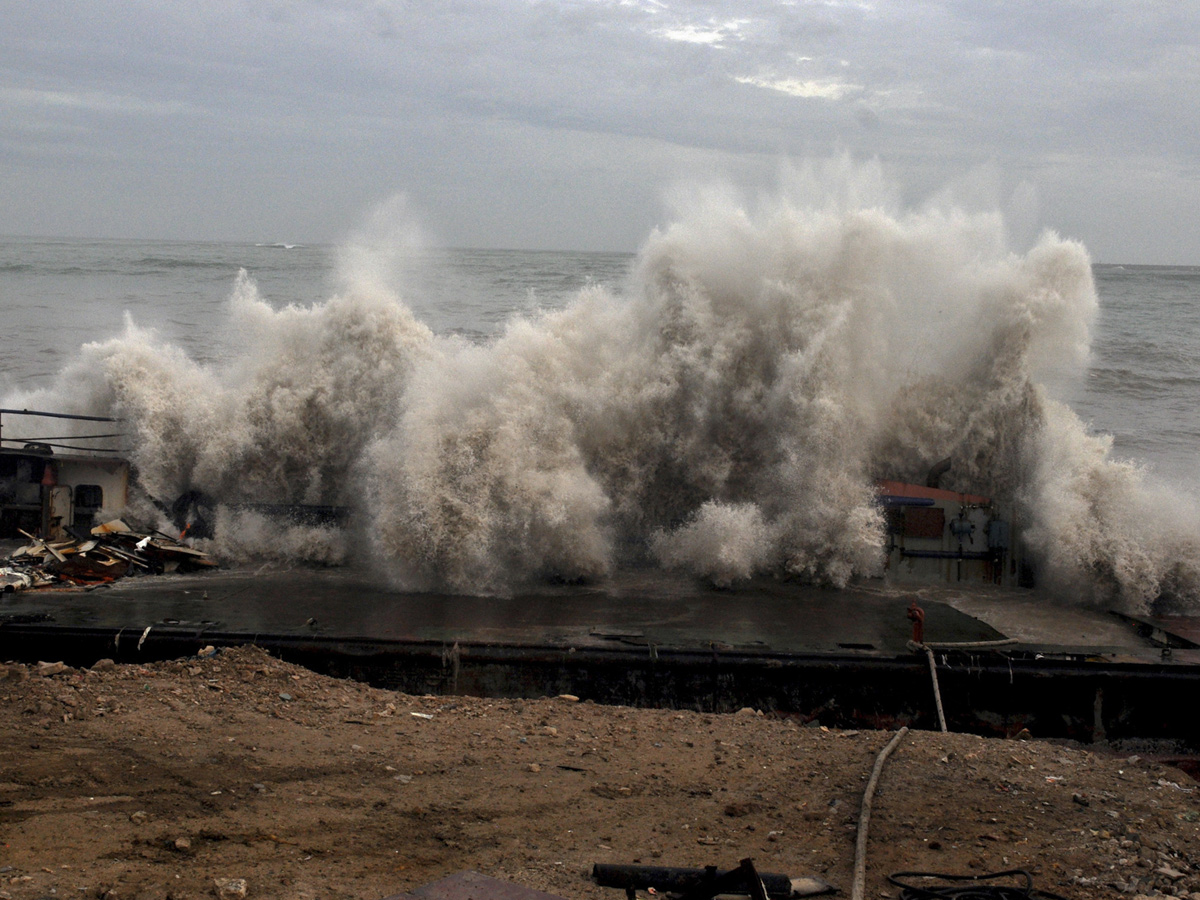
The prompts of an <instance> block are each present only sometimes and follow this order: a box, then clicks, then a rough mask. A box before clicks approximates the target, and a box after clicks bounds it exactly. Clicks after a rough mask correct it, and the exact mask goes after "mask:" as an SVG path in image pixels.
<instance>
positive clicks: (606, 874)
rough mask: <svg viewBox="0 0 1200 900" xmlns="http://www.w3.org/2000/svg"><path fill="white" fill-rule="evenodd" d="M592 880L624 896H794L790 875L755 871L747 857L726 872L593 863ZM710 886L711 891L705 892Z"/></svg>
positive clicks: (772, 899)
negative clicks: (650, 893)
mask: <svg viewBox="0 0 1200 900" xmlns="http://www.w3.org/2000/svg"><path fill="white" fill-rule="evenodd" d="M748 864H749V865H748ZM592 880H593V881H595V882H596V884H598V885H599V886H600V887H611V888H620V889H622V890H624V891H625V892H626V894H627V895H628V896H633V893H632V892H633V891H646V890H650V889H653V890H655V891H658V892H662V891H670V892H671V893H683V894H684V896H686V897H691V898H693V900H699V898H702V897H713V896H715V895H716V894H720V893H734V894H748V895H750V896H752V897H758V900H785V898H788V897H792V896H795V892H794V891H793V887H792V879H791V878H790V877H788V876H787V875H775V874H770V873H760V872H757V871H756V870H755V869H754V865H753V862H752V861H751V860H749V859H744V860H742V863H741V865H739V866H738V867H737V868H736V869H730V870H729V871H728V872H721V871H720V870H719V869H718V868H717V867H716V866H709V867H707V868H705V869H679V868H673V867H669V866H625V865H611V864H608V863H596V864H595V865H593V866H592ZM756 887H757V889H758V890H759V891H763V892H764V893H763V894H762V895H761V897H759V895H758V894H756V893H755V888H756ZM710 889H712V892H711V893H705V892H706V891H709V890H710Z"/></svg>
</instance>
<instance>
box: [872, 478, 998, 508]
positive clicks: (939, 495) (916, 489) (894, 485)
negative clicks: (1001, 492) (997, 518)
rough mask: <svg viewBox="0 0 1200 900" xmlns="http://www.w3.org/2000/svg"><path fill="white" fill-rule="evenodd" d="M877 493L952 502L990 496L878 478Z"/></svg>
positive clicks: (984, 499) (982, 500)
mask: <svg viewBox="0 0 1200 900" xmlns="http://www.w3.org/2000/svg"><path fill="white" fill-rule="evenodd" d="M875 486H876V487H878V488H879V493H881V494H884V495H886V496H890V497H918V498H920V499H922V500H949V501H951V502H953V503H973V504H984V503H991V502H992V499H991V498H990V497H983V496H980V495H979V494H960V493H959V492H958V491H944V490H942V489H941V488H931V487H925V485H923V484H908V483H907V482H903V481H887V480H885V479H880V480H879V481H877V482H875Z"/></svg>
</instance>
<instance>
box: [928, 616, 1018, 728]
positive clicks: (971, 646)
mask: <svg viewBox="0 0 1200 900" xmlns="http://www.w3.org/2000/svg"><path fill="white" fill-rule="evenodd" d="M1015 643H1017V639H1016V638H1004V639H1003V640H998V641H963V642H960V643H945V642H936V643H921V644H918V643H916V642H915V641H909V642H908V649H909V650H912V651H913V652H914V653H916V652H917V651H918V650H924V651H925V655H926V657H928V659H929V678H930V680H931V681H932V682H933V701H934V703H935V704H936V705H937V717H938V725H940V726H941V729H942V731H943V732H946V731H948V730H949V729H948V728H946V712H945V710H944V709H943V708H942V689H941V688H940V687H939V686H938V675H937V662H936V661H935V660H934V658H933V651H934V650H982V649H985V648H987V647H1006V646H1009V645H1010V644H1015Z"/></svg>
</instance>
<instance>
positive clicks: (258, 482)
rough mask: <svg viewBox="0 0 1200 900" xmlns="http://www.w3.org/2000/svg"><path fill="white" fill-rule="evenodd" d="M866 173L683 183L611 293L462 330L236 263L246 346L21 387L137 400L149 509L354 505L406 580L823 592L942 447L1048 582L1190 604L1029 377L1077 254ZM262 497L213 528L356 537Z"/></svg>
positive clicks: (237, 326) (1196, 559)
mask: <svg viewBox="0 0 1200 900" xmlns="http://www.w3.org/2000/svg"><path fill="white" fill-rule="evenodd" d="M867 174H868V175H870V174H871V173H870V172H868V173H867ZM862 175H863V173H862V172H858V173H855V172H850V171H843V172H841V173H840V174H838V173H834V174H833V175H829V174H828V173H826V179H825V180H826V181H828V182H829V183H828V184H822V183H821V181H822V180H821V179H819V178H815V177H814V178H810V179H808V180H804V179H797V183H795V184H792V185H789V187H788V189H787V190H786V191H785V192H784V193H785V196H782V197H778V198H775V199H773V200H770V201H764V202H759V203H757V204H749V203H746V202H743V201H742V200H741V199H739V198H737V197H736V196H733V195H731V194H730V193H729V192H728V191H711V192H696V195H695V198H694V199H693V201H691V203H690V205H689V207H688V208H686V209H683V210H680V211H679V212H678V214H677V215H676V217H675V220H674V222H673V223H672V224H670V225H668V226H666V227H664V228H661V229H660V230H657V231H655V232H654V233H653V234H651V235H650V237H649V238H648V239H647V240H646V242H645V244H644V246H643V247H642V249H641V251H640V253H639V255H638V259H637V261H636V264H635V268H634V271H633V273H632V277H631V278H630V280H629V283H628V285H627V286H626V287H624V288H623V289H621V290H619V291H618V290H615V289H612V288H605V287H591V288H588V289H585V290H583V291H582V292H581V293H580V294H579V295H578V296H577V297H576V298H575V299H574V300H573V302H571V303H570V304H569V305H568V306H567V307H566V308H564V309H561V310H558V311H552V312H543V313H540V314H536V315H532V316H524V317H519V318H514V319H513V320H512V321H511V322H510V323H509V324H508V326H507V327H506V328H505V329H504V331H503V333H502V334H500V335H499V336H498V337H496V338H495V339H493V340H491V341H489V342H487V343H482V344H477V343H469V342H467V341H464V340H462V339H457V338H453V337H446V336H437V335H434V334H433V333H432V332H431V331H430V330H429V329H428V328H427V327H425V326H424V325H423V324H422V323H421V322H419V321H417V319H416V318H415V317H414V315H413V314H412V312H411V311H410V307H409V305H408V304H406V302H405V300H404V298H403V297H402V296H400V295H398V294H397V293H396V292H395V291H394V290H392V289H390V288H388V287H386V286H385V283H386V282H387V279H386V278H383V277H377V276H378V272H377V271H376V268H377V267H376V265H375V263H373V262H371V261H370V260H372V259H375V261H376V262H377V261H378V260H377V258H376V257H372V255H371V254H370V253H348V254H347V256H346V259H347V260H350V261H351V264H352V266H355V267H361V269H362V270H364V271H367V272H368V273H371V275H372V277H369V278H358V279H350V278H348V279H347V280H346V287H345V288H344V290H343V291H341V292H340V293H338V294H336V295H335V296H333V297H331V298H330V299H329V300H327V301H325V302H323V303H320V304H316V305H313V306H311V307H305V308H300V307H286V308H284V309H279V310H276V309H273V308H272V307H271V306H269V305H268V304H267V303H266V302H264V301H263V300H262V299H261V298H260V297H259V296H258V292H257V290H256V287H255V285H254V282H253V280H252V279H251V278H250V277H248V276H246V275H245V274H243V275H242V276H241V277H239V279H238V281H237V284H236V286H235V288H234V291H233V296H232V298H231V300H230V316H229V322H230V324H229V338H228V340H229V343H230V352H229V353H228V354H227V358H230V359H235V360H236V362H234V363H231V364H228V365H221V366H202V365H199V364H197V363H196V362H194V361H192V360H190V359H188V358H187V357H186V356H185V354H184V353H183V352H182V351H180V350H179V349H177V348H174V347H171V346H169V345H164V344H163V343H162V342H161V341H160V340H159V339H158V338H157V337H156V336H155V335H154V334H152V333H150V332H147V331H144V330H142V329H140V328H139V327H138V326H137V325H136V324H135V323H133V322H132V321H129V322H128V324H127V326H126V330H125V333H124V334H123V335H121V336H120V337H117V338H114V339H112V340H109V341H104V342H99V343H95V344H89V345H87V346H85V347H84V348H83V349H82V351H81V352H80V355H79V358H78V360H77V361H76V362H75V363H74V364H73V365H72V366H71V367H70V368H69V369H68V370H67V371H65V372H63V373H62V375H61V376H60V378H59V379H58V382H57V383H56V384H54V385H52V386H50V387H48V388H46V389H45V390H44V391H42V392H39V393H38V394H33V395H25V396H24V397H23V398H20V399H18V400H17V401H15V403H14V402H10V404H9V405H17V404H24V405H29V406H35V405H40V406H43V407H47V406H49V407H52V408H57V409H64V410H66V411H74V412H79V413H98V412H99V413H104V412H108V413H113V414H116V415H120V416H122V417H123V418H125V419H126V420H127V422H128V423H129V424H130V426H131V427H132V431H133V433H134V435H135V436H136V438H135V441H134V445H133V462H134V464H135V466H136V469H137V474H138V479H139V485H140V488H141V490H142V491H143V492H144V494H145V496H146V498H147V500H146V506H145V509H146V510H147V511H148V512H149V511H152V507H151V506H150V505H149V500H150V499H154V500H158V501H160V504H164V503H169V502H170V501H171V500H172V498H175V497H178V496H180V495H181V494H185V493H187V492H200V493H202V494H203V495H205V496H206V497H208V498H212V502H213V503H214V504H216V505H217V506H218V507H221V506H226V507H232V506H233V505H234V504H235V503H244V502H245V501H257V502H261V503H303V504H310V505H312V504H315V505H326V506H349V507H352V508H353V509H354V517H353V519H352V522H353V523H355V524H354V525H352V526H350V529H353V528H355V527H357V528H360V529H361V530H362V531H363V533H364V534H365V535H366V536H367V540H366V541H365V542H363V543H366V544H368V545H369V546H370V547H371V554H372V556H373V558H374V559H375V560H376V561H377V562H378V564H380V565H381V566H383V567H385V568H386V569H387V571H388V572H389V573H391V575H392V576H393V577H394V578H396V579H397V580H399V581H401V582H403V583H405V584H408V585H412V586H424V587H438V588H449V589H453V590H460V591H469V592H477V593H486V592H494V591H503V590H507V589H511V588H513V587H515V586H516V585H518V584H520V583H522V582H526V581H529V580H532V579H545V578H551V579H561V580H567V581H579V580H592V579H597V578H602V577H604V576H605V575H606V574H607V573H609V572H611V571H612V570H613V569H614V568H616V567H620V566H625V565H648V564H652V565H660V566H663V567H666V568H671V569H676V570H680V571H683V572H686V573H690V574H693V575H698V576H703V577H705V578H708V579H711V580H712V581H713V582H715V583H717V584H729V583H732V582H734V581H737V580H739V579H744V578H748V577H750V576H753V575H756V574H763V573H774V574H776V575H780V576H785V577H796V578H802V579H806V580H813V581H817V582H822V583H827V584H831V585H834V586H841V585H845V584H847V583H848V582H850V581H851V580H852V579H854V578H858V577H870V576H875V575H879V574H881V572H882V560H883V547H884V524H883V520H882V517H881V513H880V511H879V509H878V507H877V505H876V503H875V491H874V487H873V485H874V481H875V479H877V478H880V477H890V478H899V479H906V480H916V481H923V480H924V477H925V474H926V473H927V472H928V470H929V468H930V466H931V465H932V464H933V463H935V462H937V461H939V460H942V459H945V458H949V459H950V460H951V468H950V471H949V474H948V475H947V477H946V478H945V479H944V481H943V486H946V487H950V488H952V489H956V490H963V491H971V492H975V493H984V494H988V495H991V496H995V497H998V498H1004V499H1008V500H1011V501H1012V502H1014V503H1016V504H1017V505H1018V506H1019V508H1020V510H1021V516H1022V520H1023V522H1024V523H1025V524H1026V534H1027V535H1028V536H1029V538H1030V540H1031V543H1032V545H1033V547H1034V548H1043V549H1042V551H1041V552H1040V555H1039V557H1038V561H1039V566H1040V574H1041V576H1042V577H1043V579H1046V580H1048V581H1049V583H1051V584H1052V585H1054V586H1056V587H1057V588H1058V589H1059V590H1060V591H1063V592H1066V593H1069V594H1070V595H1071V596H1074V597H1083V598H1093V599H1104V600H1106V601H1115V602H1123V603H1125V604H1126V605H1127V606H1129V607H1131V608H1145V607H1147V606H1149V605H1151V604H1155V603H1158V604H1160V605H1161V604H1163V603H1171V602H1176V603H1181V604H1187V603H1192V602H1195V601H1196V600H1198V599H1200V537H1198V536H1200V515H1198V513H1197V510H1196V508H1195V507H1194V505H1189V504H1187V503H1186V502H1184V501H1182V500H1179V499H1178V498H1177V497H1172V496H1169V495H1167V494H1166V493H1165V492H1161V491H1157V490H1156V489H1154V488H1153V487H1152V486H1151V485H1150V484H1149V481H1148V478H1147V476H1146V474H1145V473H1144V472H1143V471H1142V470H1141V469H1139V468H1138V466H1136V465H1135V464H1133V463H1130V462H1125V461H1120V460H1115V459H1113V458H1112V457H1111V453H1110V442H1109V440H1108V438H1106V437H1104V436H1098V435H1093V434H1090V433H1089V432H1088V430H1087V428H1086V427H1085V425H1084V424H1083V423H1082V422H1081V421H1080V420H1079V418H1078V417H1077V416H1076V415H1075V414H1074V413H1073V412H1072V411H1071V410H1070V409H1069V408H1067V407H1066V406H1064V405H1062V404H1061V403H1059V402H1058V401H1056V400H1054V399H1052V396H1051V394H1052V391H1051V390H1050V388H1049V387H1048V385H1053V384H1055V383H1056V382H1057V381H1058V380H1059V379H1061V378H1064V377H1070V376H1071V375H1072V373H1077V372H1078V371H1079V369H1080V367H1081V366H1082V365H1083V364H1084V363H1085V361H1086V359H1087V354H1088V342H1089V326H1090V323H1091V321H1092V318H1093V317H1094V315H1095V312H1096V309H1097V298H1096V292H1095V287H1094V285H1093V282H1092V274H1091V266H1090V260H1089V258H1088V254H1087V252H1086V251H1085V249H1084V248H1083V247H1082V246H1081V245H1079V244H1078V243H1075V242H1073V241H1069V240H1064V239H1062V238H1060V237H1058V236H1056V235H1055V234H1052V233H1046V234H1044V235H1043V236H1042V237H1041V238H1040V239H1039V240H1038V241H1037V242H1036V244H1035V245H1034V246H1033V247H1032V248H1031V249H1030V250H1028V252H1024V253H1016V252H1013V251H1012V250H1010V249H1009V246H1008V241H1007V237H1006V231H1005V224H1004V220H1003V217H1002V216H1001V215H1000V214H999V213H996V212H969V211H966V210H964V209H961V208H957V207H955V206H953V205H951V204H949V203H945V202H941V203H936V204H931V205H929V206H927V207H924V208H921V209H915V210H902V209H897V208H895V207H894V206H892V205H890V204H889V203H888V202H887V200H886V198H885V197H884V192H882V191H878V190H875V189H874V188H873V187H872V178H871V177H866V178H863V177H862ZM801 182H802V183H801ZM864 184H866V187H864V186H863V185H864ZM800 198H803V199H800ZM401 231H402V232H403V233H404V234H407V232H406V231H404V229H401ZM404 239H406V240H407V239H408V237H405V238H404ZM384 268H386V267H384ZM81 385H83V386H84V387H83V388H82V391H83V393H81V387H80V386H81ZM256 515H257V514H253V515H252V514H247V513H246V512H245V511H242V512H240V513H239V512H235V511H232V509H226V510H225V511H224V512H222V513H221V514H220V515H218V516H217V517H216V518H217V522H216V536H215V541H216V543H217V545H218V548H220V547H222V546H224V547H225V548H226V549H227V550H228V551H229V552H231V553H239V554H242V555H243V556H244V555H246V554H249V553H261V552H264V550H265V548H266V547H267V546H268V545H273V546H274V547H275V549H276V552H280V553H282V554H284V555H291V556H296V557H301V558H306V559H312V560H316V561H320V562H339V561H342V560H343V559H345V558H346V557H347V555H348V552H349V551H348V549H347V548H348V546H349V544H350V543H351V541H350V538H349V537H348V529H347V528H346V527H341V526H334V525H312V524H306V525H293V526H288V528H287V529H285V531H284V532H283V533H281V532H280V530H279V529H278V527H276V528H268V527H267V526H266V525H265V524H264V520H262V519H261V518H256Z"/></svg>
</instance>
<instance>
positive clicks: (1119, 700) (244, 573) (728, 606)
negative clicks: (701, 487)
mask: <svg viewBox="0 0 1200 900" xmlns="http://www.w3.org/2000/svg"><path fill="white" fill-rule="evenodd" d="M914 598H916V599H917V600H918V602H919V604H920V605H921V607H922V608H923V609H924V610H925V615H926V618H925V640H926V642H927V643H929V644H931V645H937V644H942V643H950V644H955V643H974V642H990V641H999V640H1002V639H1005V638H1009V639H1015V643H1012V644H1011V645H1009V646H1004V647H999V648H995V649H987V648H981V649H965V650H956V649H938V650H937V653H936V654H935V658H936V661H937V665H938V673H939V681H940V685H941V694H942V698H943V701H944V703H945V706H946V708H947V717H948V718H949V719H950V720H951V723H952V727H955V728H958V729H959V730H964V731H975V732H980V733H993V734H1013V733H1016V732H1018V731H1020V730H1021V729H1023V728H1028V729H1029V730H1030V731H1032V732H1033V733H1035V734H1039V736H1061V737H1071V738H1076V739H1080V740H1091V741H1104V740H1114V739H1146V740H1154V741H1168V742H1175V743H1177V744H1179V745H1180V746H1181V747H1184V748H1187V749H1191V748H1196V749H1200V726H1198V725H1197V724H1196V723H1195V722H1191V721H1188V719H1187V711H1188V710H1189V708H1194V705H1195V703H1196V701H1197V700H1200V650H1197V649H1195V643H1193V641H1191V640H1190V639H1189V638H1188V635H1189V634H1191V635H1192V636H1193V637H1195V636H1197V635H1198V634H1200V623H1198V621H1197V620H1194V619H1175V620H1150V619H1144V618H1136V617H1132V618H1131V617H1121V616H1117V615H1114V614H1112V613H1109V612H1107V611H1104V610H1092V609H1086V608H1081V607H1073V606H1069V605H1065V604H1062V603H1056V602H1054V601H1053V600H1052V599H1051V598H1048V597H1045V596H1041V595H1038V594H1035V593H1031V592H1028V591H1009V590H1000V589H992V588H988V587H971V588H970V589H969V590H966V589H955V588H953V587H945V586H939V587H920V586H906V585H887V584H885V583H884V582H871V583H868V584H866V585H863V586H859V587H856V588H851V589H846V590H828V589H821V588H814V587H809V586H799V585H794V584H788V583H783V582H778V581H773V580H768V579H764V580H760V581H755V582H752V583H750V584H748V585H745V586H742V587H739V588H737V589H734V590H714V589H712V588H707V587H704V586H702V585H700V584H696V583H692V582H688V581H684V580H680V579H678V578H672V577H670V576H664V575H662V574H661V573H658V572H640V571H638V572H628V573H624V574H623V575H622V576H620V577H619V578H616V579H613V580H612V581H610V582H608V583H606V584H604V585H600V586H590V587H586V586H564V585H553V586H545V587H541V588H539V589H536V590H528V591H524V592H517V593H514V594H513V595H511V596H491V597H478V596H465V595H454V594H429V593H421V592H411V591H404V590H400V589H397V588H395V587H393V586H389V585H387V584H386V583H381V582H380V581H378V580H376V579H374V578H372V577H370V576H369V575H367V574H366V573H364V572H361V571H357V570H355V569H352V568H344V569H322V570H313V569H302V568H296V569H277V568H274V569H271V568H269V569H262V568H258V569H233V570H224V571H221V572H215V573H206V574H198V575H191V576H181V575H170V576H161V577H142V578H128V579H125V580H122V581H120V582H117V583H115V584H113V585H111V586H106V587H103V588H98V589H92V590H83V589H74V590H67V591H30V592H21V593H16V594H7V595H4V596H3V599H0V658H3V659H20V660H24V661H28V662H32V661H36V660H39V659H41V660H59V659H62V660H64V661H66V662H68V663H71V664H74V665H89V664H90V663H92V662H94V661H95V660H96V659H99V658H102V657H106V656H107V657H113V658H117V659H120V660H122V661H136V660H139V659H140V660H149V659H161V658H166V657H178V656H187V655H191V654H195V653H196V652H198V651H199V650H200V649H201V648H202V647H205V646H207V645H209V644H211V645H214V646H222V645H230V644H235V643H247V642H255V643H258V644H260V645H262V646H265V647H267V648H268V649H271V650H272V651H273V652H276V653H278V654H280V655H282V656H285V657H287V658H290V659H292V660H293V661H297V662H301V663H303V664H305V665H308V666H310V667H311V668H314V669H317V670H319V671H325V672H328V673H330V674H335V675H342V676H349V677H354V678H359V679H362V680H368V681H371V682H373V683H376V684H380V685H385V686H389V687H395V688H399V689H402V690H406V691H410V692H415V693H427V692H463V693H473V694H491V695H509V696H515V695H541V694H556V693H571V694H575V695H578V696H580V697H582V698H584V699H592V700H596V701H597V702H606V703H628V704H635V705H658V706H681V707H682V706H686V707H692V708H703V709H713V710H721V709H737V708H740V707H741V706H753V707H756V708H759V709H764V710H768V711H772V712H778V713H780V714H788V715H796V716H800V717H802V718H804V719H805V720H806V721H813V722H817V723H821V724H830V725H873V726H880V727H891V726H893V725H895V724H897V723H904V724H912V725H915V726H917V727H936V718H935V717H934V713H935V711H934V708H933V704H932V690H931V678H930V671H929V666H928V660H927V658H926V656H925V654H923V653H914V652H913V651H912V650H911V649H910V648H909V646H908V643H909V641H910V640H911V637H912V630H911V623H910V622H909V620H908V618H907V616H906V612H907V608H908V605H909V603H910V602H911V601H912V600H913V599H914Z"/></svg>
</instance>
